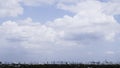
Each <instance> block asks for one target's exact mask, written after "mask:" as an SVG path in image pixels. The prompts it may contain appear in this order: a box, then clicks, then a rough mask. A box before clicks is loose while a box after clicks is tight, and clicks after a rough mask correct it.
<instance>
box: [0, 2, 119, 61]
mask: <svg viewBox="0 0 120 68" xmlns="http://www.w3.org/2000/svg"><path fill="white" fill-rule="evenodd" d="M6 1H7V0H5V1H1V2H0V3H1V5H0V9H1V10H3V11H4V12H3V11H0V17H7V16H18V15H19V14H22V13H23V9H24V7H21V3H24V5H26V6H34V5H35V6H41V5H46V4H49V5H55V6H56V8H59V9H62V10H66V11H68V12H72V13H74V15H73V16H69V15H64V16H63V17H62V18H56V19H55V20H54V21H49V22H47V23H44V24H41V23H40V22H33V21H32V19H31V18H27V19H24V20H19V21H11V20H9V21H5V22H3V23H2V24H1V25H0V37H1V38H0V42H1V43H0V54H1V56H0V57H1V58H0V60H3V61H6V60H8V61H16V62H17V61H22V62H24V61H28V62H33V61H39V60H40V61H44V60H47V61H53V60H58V61H60V60H64V61H77V60H78V61H92V60H95V61H99V60H105V59H108V60H112V61H117V59H118V58H116V55H117V54H119V53H120V51H119V40H120V36H119V35H120V31H119V29H120V24H119V23H118V22H117V20H116V19H115V18H114V16H115V15H118V14H120V13H119V12H120V9H119V6H120V5H119V1H118V0H111V1H107V2H101V1H100V0H75V1H73V0H70V1H69V2H68V1H65V0H61V1H56V0H50V1H48V0H44V1H43V0H30V1H28V0H24V1H20V0H12V1H10V2H9V1H7V2H6ZM13 12H14V13H13ZM117 56H119V55H117ZM26 58H27V59H26ZM31 58H35V59H33V60H31ZM111 58H112V59H111Z"/></svg>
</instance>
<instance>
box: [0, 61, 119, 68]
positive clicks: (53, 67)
mask: <svg viewBox="0 0 120 68" xmlns="http://www.w3.org/2000/svg"><path fill="white" fill-rule="evenodd" d="M0 68H120V64H110V63H109V64H108V63H107V64H103V63H98V62H97V63H95V62H94V63H89V64H82V63H79V64H69V63H67V62H66V63H65V64H56V63H55V64H21V63H11V64H5V63H1V62H0Z"/></svg>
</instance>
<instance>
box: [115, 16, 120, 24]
mask: <svg viewBox="0 0 120 68" xmlns="http://www.w3.org/2000/svg"><path fill="white" fill-rule="evenodd" d="M114 18H115V19H116V20H117V22H118V23H120V15H115V16H114Z"/></svg>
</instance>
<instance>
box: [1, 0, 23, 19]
mask: <svg viewBox="0 0 120 68" xmlns="http://www.w3.org/2000/svg"><path fill="white" fill-rule="evenodd" d="M19 2H20V0H4V1H3V0H0V17H9V16H12V17H15V16H18V15H20V14H22V13H23V8H22V7H21V6H20V3H19Z"/></svg>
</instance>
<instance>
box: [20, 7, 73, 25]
mask: <svg viewBox="0 0 120 68" xmlns="http://www.w3.org/2000/svg"><path fill="white" fill-rule="evenodd" d="M64 15H69V16H73V15H74V14H73V13H71V12H68V11H65V10H61V9H58V8H57V7H56V6H54V5H52V6H39V7H27V6H24V14H23V15H22V16H21V18H27V17H30V18H32V19H33V21H39V22H41V23H44V22H47V21H52V20H54V19H56V18H61V17H63V16H64Z"/></svg>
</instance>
